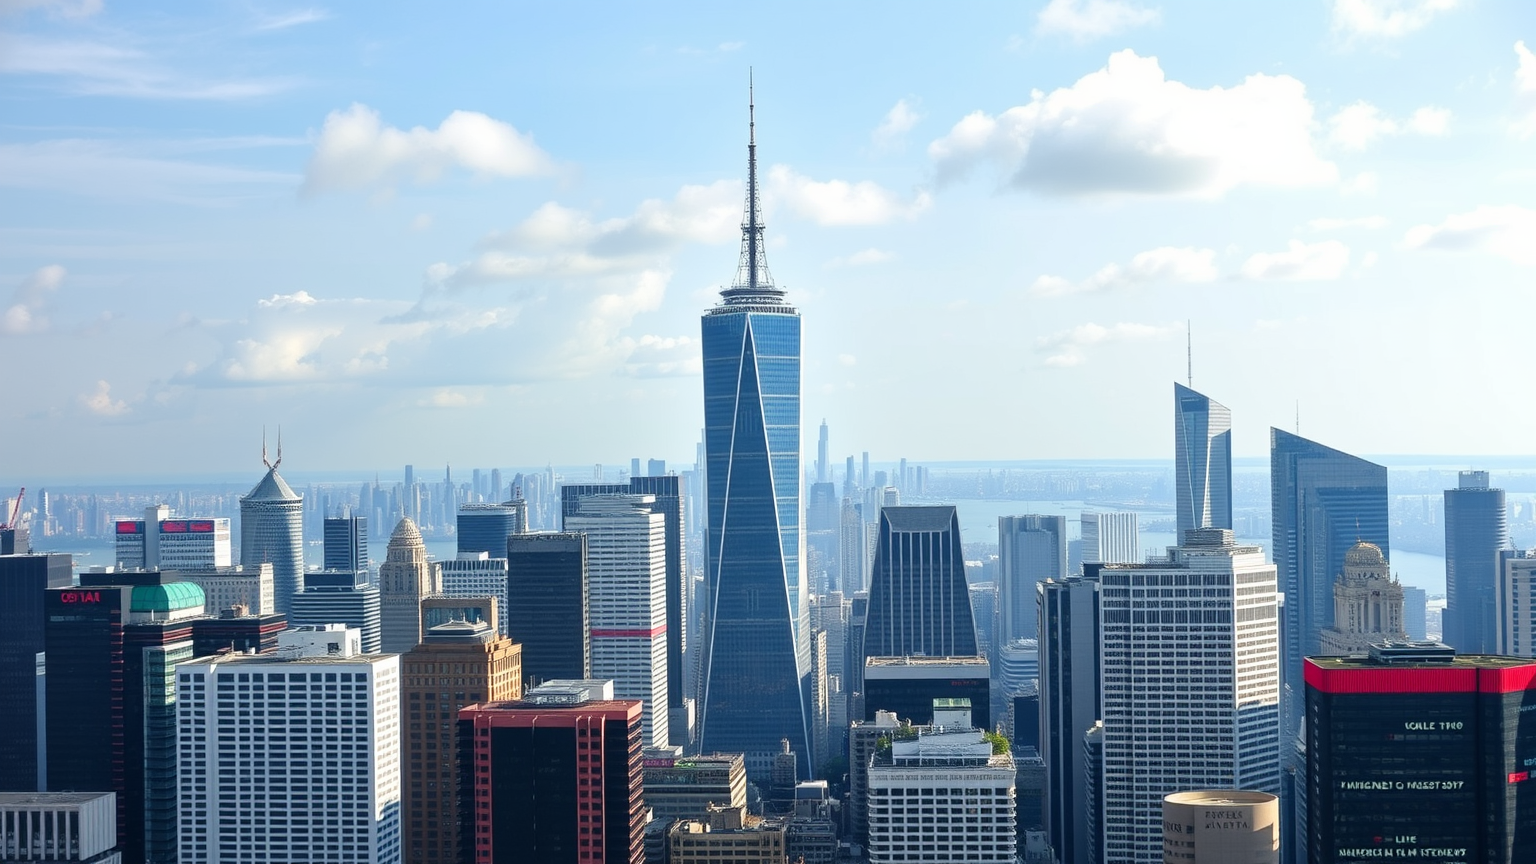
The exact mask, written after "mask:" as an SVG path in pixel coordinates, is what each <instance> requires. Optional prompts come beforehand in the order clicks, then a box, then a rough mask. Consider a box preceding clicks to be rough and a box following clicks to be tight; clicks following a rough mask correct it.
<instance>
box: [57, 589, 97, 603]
mask: <svg viewBox="0 0 1536 864" xmlns="http://www.w3.org/2000/svg"><path fill="white" fill-rule="evenodd" d="M59 602H60V603H100V602H101V592H100V591H65V592H63V593H61V594H59Z"/></svg>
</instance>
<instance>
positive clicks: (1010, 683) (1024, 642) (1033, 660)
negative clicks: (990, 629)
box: [997, 639, 1040, 696]
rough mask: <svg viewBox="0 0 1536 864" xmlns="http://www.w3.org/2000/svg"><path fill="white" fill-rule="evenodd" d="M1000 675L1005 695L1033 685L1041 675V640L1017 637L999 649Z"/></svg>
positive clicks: (1010, 694)
mask: <svg viewBox="0 0 1536 864" xmlns="http://www.w3.org/2000/svg"><path fill="white" fill-rule="evenodd" d="M997 662H998V665H1000V666H1002V668H1001V669H999V670H998V673H999V674H998V677H999V679H1000V681H1001V683H1002V685H1003V695H1004V696H1012V695H1013V694H1014V693H1017V692H1019V691H1020V690H1023V689H1024V688H1025V687H1028V686H1031V685H1033V684H1034V683H1035V680H1036V679H1037V678H1039V677H1040V640H1038V639H1015V640H1013V641H1012V642H1009V643H1008V644H1007V645H1004V646H1003V647H1002V649H1001V650H1000V651H998V661H997Z"/></svg>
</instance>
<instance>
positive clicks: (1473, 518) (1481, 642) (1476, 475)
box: [1442, 471, 1509, 654]
mask: <svg viewBox="0 0 1536 864" xmlns="http://www.w3.org/2000/svg"><path fill="white" fill-rule="evenodd" d="M1508 545H1509V519H1508V516H1507V515H1506V513H1505V507H1504V490H1503V489H1490V488H1489V487H1488V472H1487V471H1463V472H1461V474H1460V476H1459V477H1458V478H1457V486H1456V488H1455V489H1447V490H1445V613H1444V616H1445V617H1444V623H1443V625H1442V637H1443V639H1444V641H1445V643H1446V644H1447V645H1450V646H1452V647H1454V648H1455V649H1456V650H1457V651H1460V652H1461V653H1463V654H1492V653H1494V651H1495V643H1496V642H1497V641H1498V638H1497V637H1498V632H1499V613H1498V599H1497V597H1498V590H1497V589H1498V584H1499V581H1500V580H1501V579H1502V578H1503V575H1504V574H1503V569H1502V568H1501V567H1500V565H1499V550H1500V549H1503V548H1505V547H1507V546H1508Z"/></svg>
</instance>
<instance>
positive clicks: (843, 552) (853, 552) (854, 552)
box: [837, 498, 869, 596]
mask: <svg viewBox="0 0 1536 864" xmlns="http://www.w3.org/2000/svg"><path fill="white" fill-rule="evenodd" d="M837 549H838V556H839V557H840V558H841V559H842V560H841V561H839V562H838V568H837V572H838V573H839V574H840V581H839V583H838V584H839V586H840V587H841V588H842V591H843V593H844V594H847V595H849V596H852V595H853V594H855V593H858V592H860V591H868V590H869V556H868V550H869V546H868V544H867V543H865V540H864V505H863V504H856V503H854V502H853V501H851V500H849V499H848V498H844V499H843V503H842V506H841V508H839V513H838V539H837Z"/></svg>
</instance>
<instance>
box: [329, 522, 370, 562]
mask: <svg viewBox="0 0 1536 864" xmlns="http://www.w3.org/2000/svg"><path fill="white" fill-rule="evenodd" d="M323 543H324V548H323V552H324V559H323V560H324V565H323V568H322V569H325V570H367V569H368V517H366V516H335V517H328V518H327V519H326V520H325V537H324V539H323Z"/></svg>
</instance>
